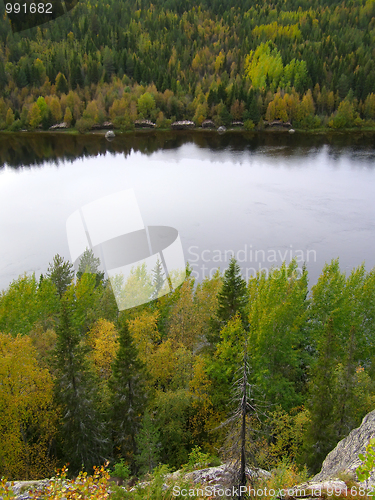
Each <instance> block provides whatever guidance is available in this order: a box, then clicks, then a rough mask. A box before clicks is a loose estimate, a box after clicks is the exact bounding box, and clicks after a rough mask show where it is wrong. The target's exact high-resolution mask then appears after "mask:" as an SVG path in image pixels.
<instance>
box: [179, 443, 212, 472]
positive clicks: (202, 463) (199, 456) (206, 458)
mask: <svg viewBox="0 0 375 500" xmlns="http://www.w3.org/2000/svg"><path fill="white" fill-rule="evenodd" d="M209 463H210V454H209V453H203V452H202V449H201V447H200V446H195V447H194V448H193V449H192V450H191V452H190V453H189V460H188V462H187V463H186V464H185V465H183V466H182V469H183V470H184V471H187V472H190V471H193V470H196V469H205V468H206V467H207V466H208V464H209Z"/></svg>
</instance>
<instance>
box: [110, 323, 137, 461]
mask: <svg viewBox="0 0 375 500" xmlns="http://www.w3.org/2000/svg"><path fill="white" fill-rule="evenodd" d="M109 387H110V390H111V393H112V396H111V399H112V404H111V407H112V412H111V428H112V436H113V444H114V455H115V456H121V457H123V458H124V459H125V460H126V461H127V462H132V463H133V465H134V457H135V455H136V451H137V443H136V435H137V433H138V431H139V429H140V427H141V421H142V413H143V409H144V405H145V391H144V374H143V364H142V363H141V362H140V361H139V359H138V353H137V349H136V347H135V345H134V343H133V340H132V337H131V335H130V333H129V328H128V324H127V322H126V321H124V322H123V324H122V325H121V327H120V330H119V349H118V351H117V355H116V358H115V361H114V363H113V366H112V377H111V379H110V381H109Z"/></svg>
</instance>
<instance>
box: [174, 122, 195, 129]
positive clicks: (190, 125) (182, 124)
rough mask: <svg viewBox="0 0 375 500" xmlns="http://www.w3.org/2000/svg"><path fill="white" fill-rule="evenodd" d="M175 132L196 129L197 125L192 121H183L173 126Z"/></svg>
mask: <svg viewBox="0 0 375 500" xmlns="http://www.w3.org/2000/svg"><path fill="white" fill-rule="evenodd" d="M171 128H172V129H173V130H187V129H190V128H195V123H194V122H192V121H190V120H181V121H179V122H173V123H172V124H171Z"/></svg>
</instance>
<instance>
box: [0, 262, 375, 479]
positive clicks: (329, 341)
mask: <svg viewBox="0 0 375 500" xmlns="http://www.w3.org/2000/svg"><path fill="white" fill-rule="evenodd" d="M296 268H297V263H296V262H295V261H292V262H291V263H289V264H285V263H284V264H283V266H282V267H281V268H280V270H279V271H278V272H277V273H270V274H269V275H265V274H258V275H257V277H256V278H253V279H251V280H249V282H248V283H246V281H245V280H243V278H242V277H241V270H240V268H239V266H238V264H237V263H236V261H235V260H234V259H232V260H231V262H230V265H229V267H228V269H227V270H226V271H225V272H224V274H220V273H219V272H217V274H216V275H215V276H214V277H213V278H212V279H208V278H206V279H204V280H203V281H202V282H201V283H196V282H195V281H194V279H193V278H192V275H191V273H190V269H189V266H188V267H187V278H186V280H185V282H184V283H183V284H182V285H181V286H180V287H179V288H177V289H176V290H174V291H172V292H169V293H168V294H167V295H165V296H163V297H159V298H158V299H156V300H151V301H150V302H149V303H147V304H144V305H143V306H139V307H137V308H133V309H129V310H126V311H122V312H120V313H119V312H118V309H117V305H116V302H115V299H114V296H113V293H112V290H111V287H110V283H109V282H107V281H106V280H104V276H103V274H102V273H101V272H100V271H99V269H98V262H97V259H94V258H93V256H91V257H90V255H89V254H87V255H86V256H85V259H84V260H83V261H81V265H80V268H79V271H78V272H77V274H76V276H74V272H73V268H72V265H71V264H70V263H69V262H67V261H64V259H62V258H61V257H59V256H55V258H54V260H53V262H51V264H50V266H49V268H48V272H47V273H46V275H45V276H43V275H42V276H41V278H40V280H39V281H37V280H36V279H35V276H34V275H31V276H26V275H24V276H20V277H19V278H18V279H16V280H14V281H13V282H12V283H11V284H10V285H9V287H8V288H7V289H6V290H4V291H3V292H2V293H1V295H0V332H1V334H0V343H1V356H2V363H1V365H0V404H1V413H2V419H1V422H0V436H1V439H0V473H1V474H2V475H4V476H5V477H7V478H8V479H25V478H27V479H31V478H40V477H48V476H51V475H53V471H54V468H55V467H56V466H60V467H61V466H63V465H64V464H66V463H69V470H70V473H73V474H77V473H78V471H79V470H80V469H81V467H82V466H83V467H84V470H86V471H88V472H89V473H90V471H92V466H94V465H102V464H104V463H105V461H106V460H110V461H111V464H113V463H115V462H117V463H120V462H121V460H123V461H124V463H125V464H127V466H128V467H129V470H130V471H131V473H132V474H133V475H137V476H138V477H139V476H142V475H143V474H145V473H147V472H151V471H152V470H153V469H154V468H155V467H156V466H157V465H158V464H159V463H163V464H167V465H168V466H169V467H170V469H172V470H173V469H176V468H177V469H178V468H180V467H181V465H183V464H186V463H188V462H189V457H191V456H192V454H193V456H195V455H194V453H196V452H194V450H198V449H199V450H201V453H203V452H204V453H205V454H207V456H209V457H211V460H218V458H217V457H218V455H219V458H220V459H222V460H225V459H231V453H232V452H233V451H232V452H231V451H230V450H229V449H228V448H227V445H226V442H227V437H228V436H227V429H226V428H225V427H221V426H220V424H222V423H223V422H224V421H225V420H226V419H227V418H228V415H230V414H231V412H232V411H233V409H234V408H235V406H236V401H233V384H235V383H236V381H237V379H238V370H239V367H241V366H243V363H244V359H246V360H247V361H246V362H247V363H248V365H249V382H250V383H251V384H252V386H253V388H254V391H255V393H256V394H257V398H258V401H259V404H260V405H261V407H262V408H263V412H262V416H261V418H260V419H259V420H257V419H253V418H252V416H251V414H250V415H249V416H248V419H249V420H248V422H249V430H250V431H249V435H248V437H247V440H246V450H247V453H248V456H249V457H251V458H249V461H250V464H253V465H257V466H259V467H262V468H265V469H268V470H270V469H272V468H274V467H276V466H277V465H278V464H280V463H284V464H285V463H286V462H285V461H287V462H288V463H289V464H294V465H293V466H298V467H303V466H304V465H307V467H308V469H309V471H310V473H311V472H316V471H317V470H318V469H319V467H320V466H321V463H322V460H323V459H324V458H325V456H326V454H327V453H328V452H329V451H330V450H331V449H332V448H333V447H334V446H335V445H336V443H337V442H338V441H339V440H340V439H342V438H343V437H344V436H346V435H347V434H348V433H349V431H350V430H351V429H352V428H354V427H357V426H358V425H359V423H360V422H361V419H362V418H363V417H364V415H366V414H367V413H368V412H369V411H371V410H372V409H373V405H374V401H375V376H374V366H375V365H374V359H375V356H374V354H375V343H374V341H373V331H374V324H375V293H374V292H375V270H374V269H373V270H372V271H370V272H367V271H366V270H365V267H364V266H363V265H362V266H360V267H359V268H357V269H354V270H353V271H352V272H351V273H350V274H349V275H345V274H344V273H343V272H342V271H341V270H340V267H339V262H338V260H334V261H332V262H331V263H330V264H327V265H326V266H325V267H324V269H323V270H322V273H321V275H320V277H319V279H318V281H317V283H316V284H315V285H314V286H313V287H312V289H311V291H310V292H309V290H308V275H307V271H306V270H305V271H304V272H303V273H302V275H297V274H296ZM88 271H90V272H88ZM134 273H135V275H136V270H135V271H134ZM148 279H150V280H152V279H158V278H157V276H156V275H155V274H154V276H153V278H152V277H149V278H148ZM255 393H254V394H255ZM251 429H252V431H251ZM215 457H216V458H215ZM232 458H233V457H232Z"/></svg>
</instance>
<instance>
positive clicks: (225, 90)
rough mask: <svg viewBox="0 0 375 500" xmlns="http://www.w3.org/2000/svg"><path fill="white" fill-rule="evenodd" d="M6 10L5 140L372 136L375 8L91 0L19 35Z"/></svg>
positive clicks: (2, 56) (330, 1)
mask: <svg viewBox="0 0 375 500" xmlns="http://www.w3.org/2000/svg"><path fill="white" fill-rule="evenodd" d="M0 11H1V12H0V14H1V15H0V130H1V129H5V130H11V131H17V130H23V129H28V130H30V129H36V128H40V127H41V128H44V129H48V128H49V127H50V126H52V125H54V124H58V123H60V122H62V121H64V122H66V124H67V125H68V126H73V127H75V128H76V129H78V130H79V131H81V132H84V131H87V130H90V129H91V128H92V127H93V126H98V125H102V124H103V123H105V122H106V121H111V122H112V123H113V125H114V126H115V128H118V129H120V130H131V129H132V128H134V122H135V120H137V119H150V120H152V121H153V122H154V123H156V126H157V127H159V128H168V127H169V125H170V124H171V122H173V121H175V120H181V119H189V120H193V121H194V122H195V124H196V126H200V125H201V124H202V122H203V121H204V120H205V119H211V120H212V121H213V122H214V124H215V125H216V126H218V125H226V126H228V125H230V124H231V123H232V122H233V121H242V122H243V123H244V124H245V128H247V129H248V130H252V129H253V128H257V129H262V128H263V127H264V124H265V122H272V121H273V120H281V121H283V122H291V123H292V125H293V127H295V128H300V129H319V128H322V127H325V128H327V127H328V128H331V129H342V128H359V129H360V128H371V127H373V126H374V119H375V63H374V41H375V3H374V1H373V0H355V1H354V0H349V1H341V0H340V1H337V0H311V1H310V0H309V1H308V0H298V1H296V0H283V1H282V0H274V1H272V2H263V3H262V2H259V3H255V2H254V1H252V0H244V1H242V0H241V1H238V0H228V1H227V2H220V1H218V0H212V1H210V0H203V1H201V2H196V1H195V0H186V1H184V2H182V1H180V0H163V1H161V0H155V2H153V3H150V2H147V1H145V0H129V1H127V2H122V1H119V0H108V1H107V0H106V1H102V0H98V1H97V2H92V1H91V0H88V1H85V2H83V1H82V2H78V4H77V6H76V7H75V8H74V9H73V10H72V11H71V12H70V13H69V14H67V15H65V16H62V17H60V18H57V19H56V20H55V21H53V22H50V23H47V24H45V25H42V26H41V27H37V28H33V29H30V30H27V31H23V32H21V33H13V32H12V29H11V26H10V22H9V19H8V17H7V15H6V13H5V10H4V5H2V4H0Z"/></svg>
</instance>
